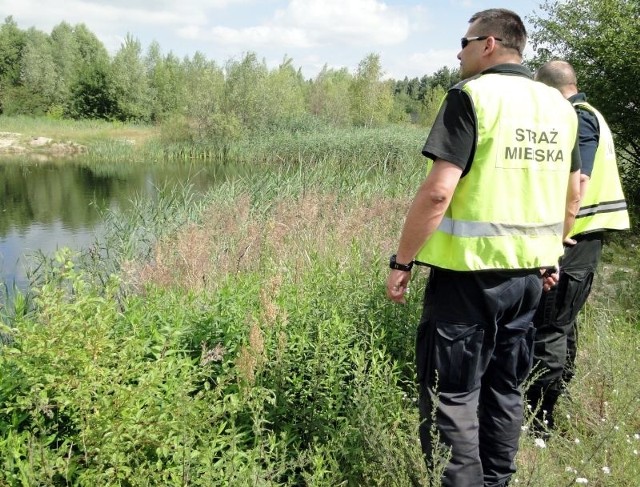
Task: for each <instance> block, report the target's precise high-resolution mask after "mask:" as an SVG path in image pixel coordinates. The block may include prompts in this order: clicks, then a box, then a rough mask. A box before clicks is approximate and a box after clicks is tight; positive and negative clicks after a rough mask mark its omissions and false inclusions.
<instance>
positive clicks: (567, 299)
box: [556, 269, 594, 323]
mask: <svg viewBox="0 0 640 487" xmlns="http://www.w3.org/2000/svg"><path fill="white" fill-rule="evenodd" d="M563 272H564V274H565V280H566V283H565V288H564V289H563V291H564V293H563V296H562V298H561V299H558V301H556V309H557V317H556V320H557V322H558V323H570V322H572V321H573V320H574V319H576V317H577V316H578V313H579V312H580V310H581V309H582V307H583V306H584V304H585V303H586V302H587V298H588V297H589V293H590V292H591V285H592V283H593V275H594V272H593V271H592V270H590V269H583V270H573V269H571V270H564V271H563ZM559 298H560V297H559Z"/></svg>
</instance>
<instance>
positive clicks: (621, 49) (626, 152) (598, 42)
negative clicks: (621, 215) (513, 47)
mask: <svg viewBox="0 0 640 487" xmlns="http://www.w3.org/2000/svg"><path fill="white" fill-rule="evenodd" d="M541 8H542V10H543V12H545V13H546V15H544V16H542V15H541V16H537V17H534V18H532V19H530V20H531V21H532V23H533V26H534V29H535V31H534V32H533V34H532V35H531V39H532V43H533V47H534V49H535V50H536V52H537V56H536V58H535V59H534V60H533V62H532V64H533V66H534V67H535V66H538V65H540V64H542V63H543V62H545V61H547V60H549V59H552V58H561V59H564V60H566V61H568V62H570V63H571V64H572V65H573V67H574V69H575V71H576V74H577V77H578V84H579V86H580V89H581V90H584V91H585V92H586V93H587V95H588V97H589V101H590V102H592V103H593V105H594V106H596V107H597V108H598V109H599V110H600V111H601V112H602V113H603V115H604V117H605V118H606V120H607V122H608V124H609V125H610V126H611V129H612V132H613V133H614V135H615V138H616V145H617V148H618V151H619V153H620V155H621V159H622V161H621V170H622V175H623V179H624V181H625V185H626V189H627V197H628V198H631V199H633V200H635V201H636V202H638V201H640V193H639V191H638V190H639V189H640V139H639V138H638V134H640V94H639V93H638V90H637V89H635V87H636V86H637V83H638V79H640V63H638V61H637V60H638V59H640V44H639V43H638V39H640V21H639V20H638V19H640V2H638V0H566V1H546V2H545V3H544V4H543V5H542V6H541Z"/></svg>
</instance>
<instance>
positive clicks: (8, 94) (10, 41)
mask: <svg viewBox="0 0 640 487" xmlns="http://www.w3.org/2000/svg"><path fill="white" fill-rule="evenodd" d="M26 41H27V40H26V33H25V32H24V31H22V30H20V29H19V28H18V24H17V23H16V21H15V20H13V17H11V16H9V17H7V18H6V19H5V20H4V23H3V24H2V26H0V113H4V112H7V108H8V107H9V106H10V105H15V104H14V103H12V96H14V91H13V89H14V88H15V87H17V86H19V85H20V68H21V66H20V63H21V60H22V53H23V51H24V47H25V45H26Z"/></svg>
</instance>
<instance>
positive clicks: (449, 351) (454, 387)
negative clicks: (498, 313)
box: [429, 321, 484, 392]
mask: <svg viewBox="0 0 640 487" xmlns="http://www.w3.org/2000/svg"><path fill="white" fill-rule="evenodd" d="M483 340H484V329H483V327H482V326H481V325H478V324H469V323H452V322H447V321H437V322H436V327H435V334H434V342H435V343H434V351H433V357H434V368H435V374H434V376H433V377H431V378H430V381H429V382H430V385H431V386H432V387H435V388H436V389H437V390H439V391H442V392H466V391H470V390H472V389H473V388H474V387H475V386H477V385H479V382H480V377H479V373H478V364H479V363H480V354H481V351H482V342H483Z"/></svg>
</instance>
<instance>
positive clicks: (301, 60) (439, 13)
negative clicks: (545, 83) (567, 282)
mask: <svg viewBox="0 0 640 487" xmlns="http://www.w3.org/2000/svg"><path fill="white" fill-rule="evenodd" d="M540 3H541V0H509V1H502V3H495V2H489V1H485V0H426V1H417V0H39V1H38V0H0V17H1V19H0V20H1V21H4V19H6V18H7V17H8V16H12V17H13V19H14V20H15V21H16V23H17V24H18V27H19V28H20V29H22V30H27V29H29V28H31V27H34V28H36V29H37V30H40V31H43V32H46V33H51V29H52V28H53V27H54V26H56V25H58V24H59V23H60V22H63V21H64V22H67V23H69V24H71V25H76V24H84V25H86V26H87V28H88V29H89V30H90V31H91V32H93V33H94V34H95V35H96V36H97V37H98V39H100V41H101V42H102V43H103V44H104V46H105V47H106V48H107V50H108V51H109V53H110V54H111V55H114V54H115V53H116V52H117V51H118V49H120V47H121V46H122V43H123V40H124V39H125V37H126V36H127V35H130V36H132V37H133V38H135V39H137V40H138V41H140V43H141V45H142V49H143V53H145V52H146V51H147V49H148V47H149V45H150V44H151V43H152V42H153V41H156V42H157V43H158V44H159V45H160V48H161V52H162V54H165V55H166V54H168V53H170V52H171V53H173V54H175V55H177V56H178V57H180V58H183V57H185V56H188V57H192V56H193V55H194V54H195V53H196V52H200V53H202V54H204V55H205V57H206V58H207V59H209V60H212V61H215V62H216V63H218V64H219V65H220V66H224V64H225V63H226V62H228V61H231V60H240V59H241V58H242V57H243V55H244V54H246V53H249V52H253V53H255V54H256V55H257V57H258V59H260V60H264V61H265V62H266V63H267V66H268V67H269V68H270V69H273V68H276V67H277V66H278V65H279V64H280V63H282V61H283V60H284V59H285V58H290V59H291V61H292V64H293V66H294V67H295V68H296V69H298V68H299V69H300V70H301V71H302V73H303V75H304V76H305V78H309V79H311V78H314V77H315V76H316V75H317V74H318V73H319V72H320V70H321V69H322V68H323V66H325V65H326V66H327V67H328V68H332V69H340V68H347V69H348V70H349V72H351V73H355V72H356V69H357V66H358V63H360V61H362V60H363V59H365V58H366V57H367V56H368V55H369V54H377V55H379V56H380V61H381V64H382V68H383V71H384V74H385V77H386V78H392V79H398V80H400V79H404V77H405V76H406V77H408V78H414V77H422V76H424V75H426V74H427V75H428V74H433V73H434V72H435V71H437V70H438V69H440V68H442V67H443V66H449V67H451V68H455V67H457V66H458V60H457V59H456V55H457V53H458V51H459V49H460V48H459V45H460V37H462V36H463V35H464V33H465V32H466V30H467V26H468V20H469V17H471V15H473V14H474V13H475V12H477V11H480V10H484V9H486V8H493V7H505V8H509V9H511V10H514V11H515V12H517V13H518V14H519V15H520V16H521V17H522V19H523V20H524V22H525V25H526V26H527V28H528V30H531V25H530V22H529V21H528V20H527V18H528V17H530V16H531V15H534V14H535V15H539V14H540V13H541V9H540ZM526 55H527V51H525V56H526Z"/></svg>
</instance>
